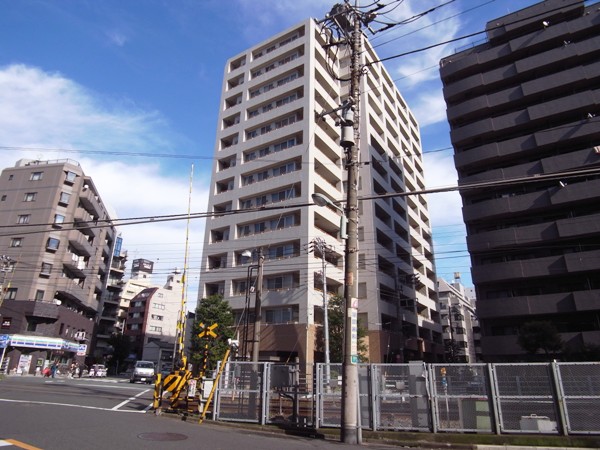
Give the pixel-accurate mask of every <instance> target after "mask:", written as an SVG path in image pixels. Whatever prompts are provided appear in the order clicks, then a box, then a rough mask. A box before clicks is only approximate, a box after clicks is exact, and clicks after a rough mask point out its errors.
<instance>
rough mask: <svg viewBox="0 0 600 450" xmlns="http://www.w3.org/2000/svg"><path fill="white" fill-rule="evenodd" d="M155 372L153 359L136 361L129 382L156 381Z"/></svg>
mask: <svg viewBox="0 0 600 450" xmlns="http://www.w3.org/2000/svg"><path fill="white" fill-rule="evenodd" d="M154 374H155V368H154V363H153V362H152V361H136V363H135V366H133V372H132V373H131V378H129V382H130V383H135V382H136V381H140V382H142V383H148V384H150V383H153V382H154Z"/></svg>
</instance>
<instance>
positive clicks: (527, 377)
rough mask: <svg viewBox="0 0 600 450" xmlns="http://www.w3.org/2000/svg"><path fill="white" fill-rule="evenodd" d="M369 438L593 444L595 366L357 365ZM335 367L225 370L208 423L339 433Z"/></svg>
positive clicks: (599, 425)
mask: <svg viewBox="0 0 600 450" xmlns="http://www.w3.org/2000/svg"><path fill="white" fill-rule="evenodd" d="M358 372H359V386H358V387H359V411H357V415H358V419H359V423H360V426H361V427H362V428H365V429H372V430H396V431H426V432H468V433H497V434H501V433H527V434H531V433H541V434H565V435H566V434H600V415H598V414H597V411H600V363H598V362H589V363H583V362H582V363H531V364H425V363H422V362H414V363H409V364H359V365H358ZM341 374H342V366H341V364H330V365H329V366H326V365H325V364H316V365H315V366H314V367H313V366H306V367H301V366H299V365H283V364H274V363H249V362H229V363H228V364H227V366H226V368H225V370H224V372H223V375H222V377H221V379H220V381H219V386H218V389H217V394H216V400H215V407H214V414H213V418H214V419H215V420H229V421H246V422H248V421H249V422H254V423H261V424H265V423H286V424H295V425H300V426H312V427H315V428H321V427H332V428H337V427H340V426H341V423H340V420H341V419H340V418H341V407H342V386H341Z"/></svg>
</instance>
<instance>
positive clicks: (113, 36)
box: [105, 30, 129, 47]
mask: <svg viewBox="0 0 600 450" xmlns="http://www.w3.org/2000/svg"><path fill="white" fill-rule="evenodd" d="M105 33H106V37H107V38H108V40H109V41H110V42H111V43H112V44H114V45H116V46H117V47H123V46H124V45H125V44H126V43H127V42H128V41H129V39H128V38H127V36H126V35H125V34H124V33H122V32H120V31H117V30H108V31H106V32H105Z"/></svg>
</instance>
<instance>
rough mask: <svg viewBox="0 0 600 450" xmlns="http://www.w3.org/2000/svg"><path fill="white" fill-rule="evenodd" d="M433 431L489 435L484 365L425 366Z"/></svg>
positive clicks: (490, 412)
mask: <svg viewBox="0 0 600 450" xmlns="http://www.w3.org/2000/svg"><path fill="white" fill-rule="evenodd" d="M429 368H430V373H431V379H432V383H431V384H432V400H433V402H432V404H433V411H434V419H435V420H434V430H435V431H466V432H480V433H491V432H492V431H493V427H492V423H493V415H492V408H491V395H490V388H489V386H490V380H489V376H488V370H487V366H486V365H485V364H470V365H458V364H452V365H444V364H432V365H431V366H429Z"/></svg>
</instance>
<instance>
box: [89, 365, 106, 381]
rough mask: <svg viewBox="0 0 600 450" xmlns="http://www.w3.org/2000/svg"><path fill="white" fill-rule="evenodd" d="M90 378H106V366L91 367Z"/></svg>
mask: <svg viewBox="0 0 600 450" xmlns="http://www.w3.org/2000/svg"><path fill="white" fill-rule="evenodd" d="M88 376H89V377H96V378H98V377H105V376H106V367H104V364H94V365H93V366H92V367H90V371H89V372H88Z"/></svg>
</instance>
